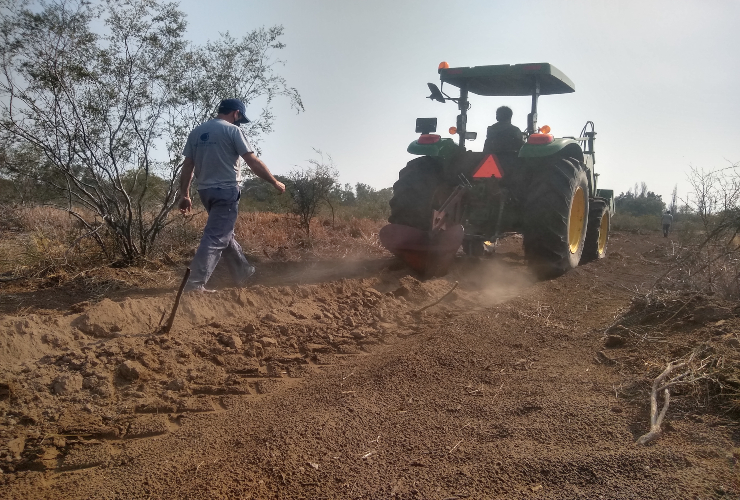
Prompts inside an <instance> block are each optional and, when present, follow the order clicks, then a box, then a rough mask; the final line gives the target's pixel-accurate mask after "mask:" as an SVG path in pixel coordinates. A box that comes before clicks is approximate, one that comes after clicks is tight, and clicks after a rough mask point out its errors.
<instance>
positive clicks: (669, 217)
mask: <svg viewBox="0 0 740 500" xmlns="http://www.w3.org/2000/svg"><path fill="white" fill-rule="evenodd" d="M661 220H662V221H663V225H664V226H670V225H671V224H673V216H672V215H671V214H663V218H662V219H661Z"/></svg>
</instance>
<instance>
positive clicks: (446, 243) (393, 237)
mask: <svg viewBox="0 0 740 500" xmlns="http://www.w3.org/2000/svg"><path fill="white" fill-rule="evenodd" d="M467 186H469V184H467ZM467 186H465V185H463V186H457V187H455V189H453V190H452V193H451V194H450V195H449V196H448V197H447V199H446V200H445V202H444V203H442V206H441V207H440V208H439V209H438V210H432V225H431V227H432V229H431V231H423V230H421V229H418V228H415V227H411V226H405V225H403V224H388V225H387V226H384V227H383V228H382V229H381V230H380V233H379V234H378V236H380V242H381V243H382V244H383V246H384V247H385V248H387V249H388V251H390V252H391V253H392V254H393V255H395V256H396V257H399V258H400V259H401V260H402V261H404V262H405V263H406V264H408V266H409V267H411V269H413V270H414V271H416V272H418V273H420V274H421V275H423V276H426V277H431V276H444V275H445V274H447V271H448V270H449V268H450V264H452V261H453V260H454V259H455V254H456V253H457V249H458V248H460V245H462V242H463V237H464V236H465V230H464V229H463V227H462V225H461V224H460V220H461V219H462V215H463V210H462V200H463V197H464V196H465V192H466V190H467Z"/></svg>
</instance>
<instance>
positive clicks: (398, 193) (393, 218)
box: [388, 156, 444, 231]
mask: <svg viewBox="0 0 740 500" xmlns="http://www.w3.org/2000/svg"><path fill="white" fill-rule="evenodd" d="M442 184H443V180H442V165H440V164H439V162H437V161H436V160H434V159H433V158H430V157H428V156H422V157H420V158H415V159H413V160H411V161H410V162H408V163H407V164H406V167H404V168H403V169H402V170H401V171H400V172H399V174H398V180H397V181H396V182H395V184H393V197H392V198H391V201H390V208H391V215H390V217H388V222H390V223H391V224H403V225H404V226H411V227H415V228H417V229H421V230H422V231H428V230H430V229H431V227H432V209H433V206H434V203H435V200H436V195H437V192H438V190H439V188H440V186H441V185H442ZM442 201H444V199H443V200H442Z"/></svg>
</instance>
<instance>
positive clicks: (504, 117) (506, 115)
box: [496, 106, 514, 122]
mask: <svg viewBox="0 0 740 500" xmlns="http://www.w3.org/2000/svg"><path fill="white" fill-rule="evenodd" d="M512 116H514V112H513V111H512V110H511V108H510V107H508V106H501V107H500V108H498V109H497V110H496V121H497V122H510V121H511V117H512Z"/></svg>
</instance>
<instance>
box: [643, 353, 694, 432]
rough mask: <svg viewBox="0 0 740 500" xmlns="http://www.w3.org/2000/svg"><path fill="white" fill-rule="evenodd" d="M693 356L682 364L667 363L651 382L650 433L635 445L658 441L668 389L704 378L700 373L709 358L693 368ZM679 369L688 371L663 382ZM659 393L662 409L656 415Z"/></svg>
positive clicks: (668, 401)
mask: <svg viewBox="0 0 740 500" xmlns="http://www.w3.org/2000/svg"><path fill="white" fill-rule="evenodd" d="M695 354H696V353H692V354H691V356H689V358H688V359H687V360H686V361H683V362H675V363H674V362H673V361H671V362H670V363H668V366H666V368H665V370H663V373H661V374H660V375H658V376H657V377H656V378H655V380H653V386H652V390H651V391H650V431H649V432H648V433H647V434H643V435H642V436H640V437H639V438H638V439H637V444H641V445H647V444H650V443H652V442H653V441H655V440H656V439H658V437H659V436H660V434H661V433H662V429H661V425H662V424H663V419H664V418H665V415H666V412H667V411H668V405H669V403H670V401H671V393H670V391H669V390H668V389H669V388H670V387H672V386H674V385H678V384H690V383H694V382H697V381H698V380H701V379H703V378H706V376H705V374H704V373H702V370H703V369H704V368H705V367H706V366H707V364H708V359H709V358H705V359H703V360H701V362H700V364H699V366H698V367H694V366H692V364H693V361H694V356H695ZM681 368H688V369H687V370H686V371H684V372H683V373H681V374H680V375H677V376H675V377H673V378H671V379H669V380H668V381H667V382H665V380H666V379H667V378H668V377H669V376H670V375H671V374H672V373H674V372H675V371H676V370H679V369H681ZM661 392H662V393H663V408H661V410H660V413H658V394H659V393H661Z"/></svg>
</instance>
